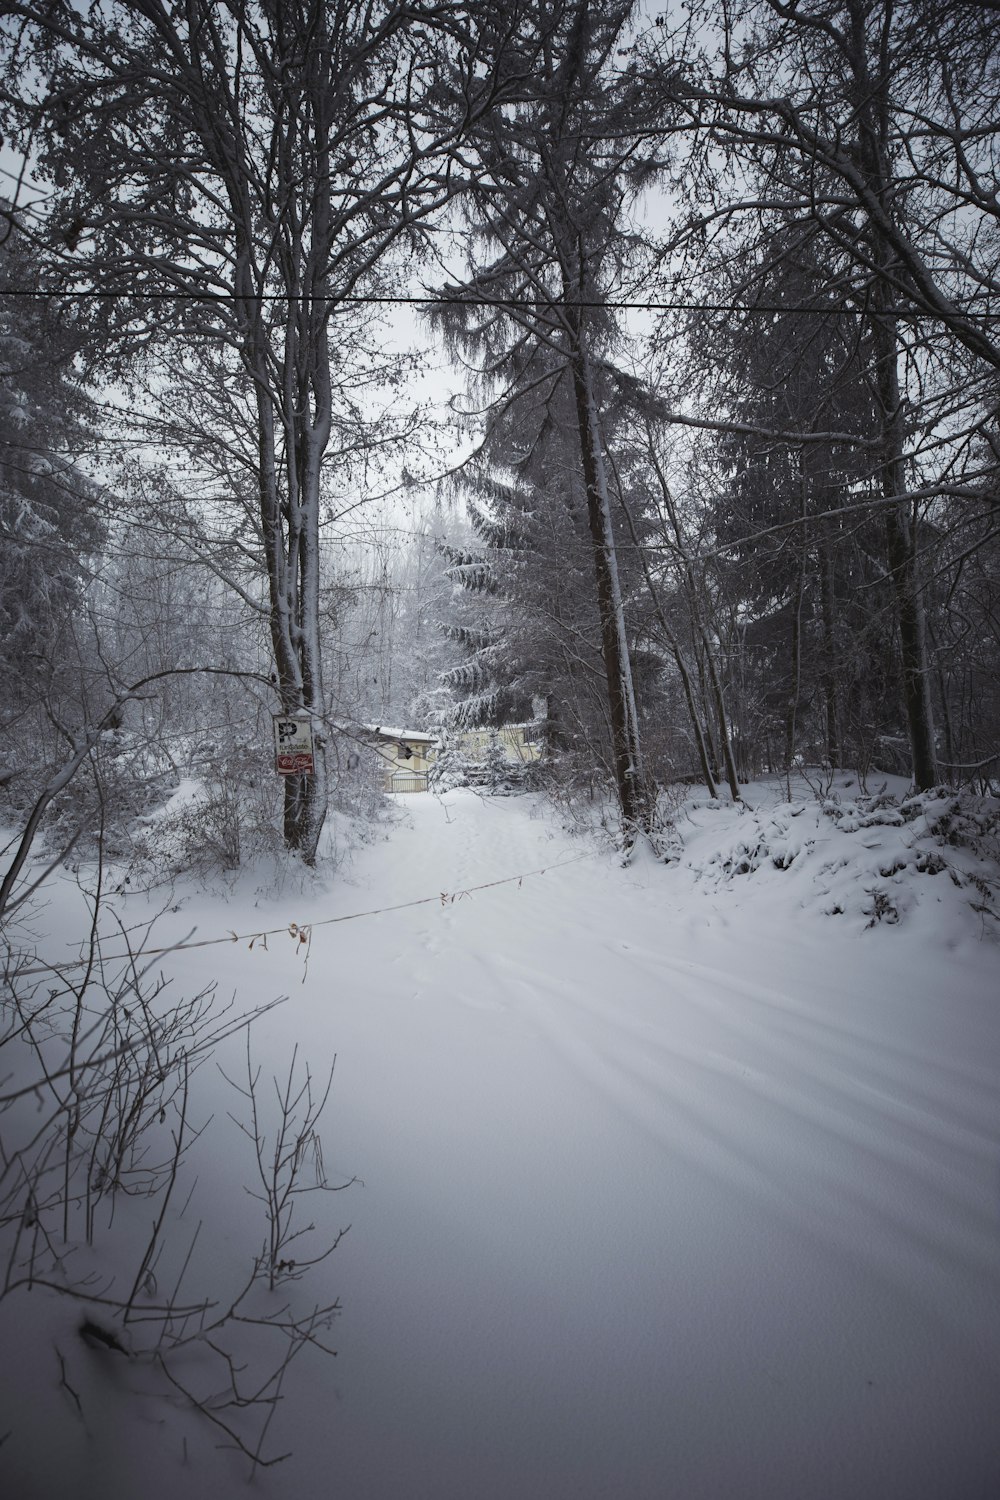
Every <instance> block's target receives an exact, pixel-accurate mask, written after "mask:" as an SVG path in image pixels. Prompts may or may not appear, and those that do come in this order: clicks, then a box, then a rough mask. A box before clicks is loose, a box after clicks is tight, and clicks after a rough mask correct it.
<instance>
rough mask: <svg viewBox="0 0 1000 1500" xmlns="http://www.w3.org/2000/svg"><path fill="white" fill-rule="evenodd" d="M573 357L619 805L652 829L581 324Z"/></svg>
mask: <svg viewBox="0 0 1000 1500" xmlns="http://www.w3.org/2000/svg"><path fill="white" fill-rule="evenodd" d="M574 331H575V333H576V342H575V348H574V350H573V355H572V373H573V394H574V397H575V401H576V417H577V425H578V428H579V434H580V461H581V465H582V469H583V481H584V488H585V490H586V496H587V520H588V523H589V526H590V536H591V541H592V543H593V555H594V573H595V577H596V581H597V607H598V614H599V617H600V622H601V651H602V655H603V657H604V669H605V673H606V675H607V682H608V710H609V718H610V725H611V742H612V754H613V758H614V769H615V783H616V785H617V788H618V801H619V804H620V806H621V810H622V817H623V819H624V821H625V824H626V827H627V829H630V830H632V832H633V833H634V832H636V831H639V832H642V831H648V829H649V826H650V808H649V801H648V796H647V789H646V785H645V776H644V772H643V765H642V752H641V745H640V740H639V721H638V714H637V712H636V701H635V687H634V684H633V679H632V662H631V658H630V655H629V649H628V639H627V636H626V633H625V609H624V604H623V601H622V593H621V583H620V581H619V577H618V559H617V552H616V548H615V539H614V532H613V529H612V525H611V501H610V495H609V492H608V481H607V472H606V468H605V463H604V450H603V446H602V441H601V433H600V425H599V422H598V417H597V404H596V401H595V399H594V389H593V377H592V374H591V369H590V361H589V358H588V355H587V350H586V346H585V344H584V341H583V336H582V333H581V331H580V329H579V326H577V328H576V329H575V330H574Z"/></svg>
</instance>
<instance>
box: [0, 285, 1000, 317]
mask: <svg viewBox="0 0 1000 1500" xmlns="http://www.w3.org/2000/svg"><path fill="white" fill-rule="evenodd" d="M3 297H33V298H39V297H43V298H52V299H56V298H60V299H62V300H64V301H68V300H72V299H73V298H76V299H78V300H79V301H107V302H109V301H116V300H118V299H124V298H126V297H134V298H135V299H136V301H139V302H194V303H211V304H220V305H229V304H232V303H236V302H251V303H253V302H270V303H276V302H291V303H297V304H298V303H302V304H306V303H325V304H326V305H327V306H329V307H331V308H333V309H334V310H336V309H337V308H338V307H495V308H499V309H504V308H508V309H510V310H511V311H517V312H537V311H543V312H556V311H576V312H586V311H592V312H600V311H608V312H703V313H729V314H733V313H739V314H741V315H747V316H758V315H761V316H772V315H778V316H781V315H784V314H786V313H800V314H802V315H803V316H808V317H814V318H817V317H823V318H829V317H834V318H836V317H847V318H856V317H863V316H865V315H867V313H868V309H866V308H863V307H850V306H838V307H830V306H826V307H818V306H816V305H815V304H811V305H810V304H808V303H785V302H763V303H762V302H757V303H752V304H747V303H740V302H693V301H683V302H680V301H665V302H632V301H615V300H611V299H608V300H605V301H596V300H595V301H592V302H567V301H565V300H564V299H561V298H556V297H551V298H546V297H532V298H521V299H515V298H512V297H440V296H427V297H415V296H412V295H398V296H370V295H364V296H363V295H354V294H348V295H345V296H321V295H319V294H317V295H311V294H309V293H305V292H302V293H294V294H291V295H290V294H288V293H286V292H254V293H252V294H251V295H249V296H244V295H241V294H239V293H236V292H210V291H199V292H179V291H172V292H152V291H135V292H111V291H101V290H98V289H96V288H94V287H70V288H67V289H66V290H63V291H51V290H50V291H39V290H36V289H29V288H27V287H17V288H10V289H6V290H3V291H0V298H3ZM955 311H956V314H957V315H958V316H961V317H964V318H973V319H986V320H990V321H993V320H996V319H997V318H1000V311H998V312H970V311H969V310H967V309H963V308H956V310H955ZM882 315H883V316H891V317H893V318H913V319H917V318H922V317H927V316H931V315H930V314H927V313H922V312H921V311H920V310H919V309H915V308H892V309H885V310H884V311H883V312H882Z"/></svg>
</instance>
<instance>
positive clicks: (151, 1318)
mask: <svg viewBox="0 0 1000 1500" xmlns="http://www.w3.org/2000/svg"><path fill="white" fill-rule="evenodd" d="M101 905H102V901H101V897H100V892H99V891H98V892H97V893H96V894H95V895H94V898H93V924H92V927H91V930H90V933H89V935H88V937H87V939H86V941H85V945H84V955H83V957H82V959H81V960H80V961H79V962H77V963H71V964H69V965H65V966H64V968H63V970H60V971H56V970H54V969H52V968H50V967H49V966H48V965H45V964H41V963H39V962H38V960H37V958H36V957H35V956H34V954H33V952H32V951H31V949H30V948H28V947H25V948H23V949H18V947H17V946H16V945H15V943H14V941H13V938H12V935H11V933H10V930H9V929H8V930H7V935H6V941H4V943H3V957H2V963H3V970H4V983H5V988H4V992H3V998H2V999H0V1304H3V1305H4V1311H5V1315H6V1314H7V1312H8V1311H11V1310H12V1311H13V1315H14V1316H15V1317H16V1318H18V1319H19V1320H20V1324H21V1327H22V1328H23V1329H24V1330H25V1331H26V1332H28V1333H31V1334H32V1342H33V1343H34V1342H38V1343H41V1344H42V1345H44V1346H47V1345H48V1342H49V1339H50V1337H51V1330H53V1329H58V1330H59V1332H58V1333H57V1335H56V1337H55V1348H56V1355H57V1359H58V1363H59V1368H60V1371H61V1377H60V1379H61V1384H62V1385H63V1386H64V1387H65V1389H66V1391H67V1392H68V1393H69V1395H70V1396H71V1398H72V1400H73V1402H74V1405H75V1410H76V1413H77V1415H78V1417H79V1419H80V1421H81V1423H82V1424H84V1425H85V1424H87V1423H88V1422H89V1420H90V1418H91V1415H92V1409H93V1408H92V1402H94V1403H97V1402H106V1401H107V1400H108V1399H109V1398H108V1394H107V1389H106V1388H103V1389H102V1388H100V1387H94V1386H93V1385H89V1386H88V1384H87V1381H88V1379H90V1380H92V1379H93V1367H92V1366H90V1365H88V1363H87V1361H86V1359H85V1358H84V1357H83V1356H84V1350H85V1348H89V1349H92V1350H94V1349H96V1350H100V1351H101V1352H102V1353H103V1354H105V1355H108V1356H109V1357H110V1356H114V1357H116V1358H120V1359H121V1360H123V1361H126V1362H127V1363H128V1364H129V1365H131V1366H133V1367H135V1368H136V1369H139V1368H143V1369H145V1370H146V1371H152V1372H153V1376H152V1378H151V1379H150V1378H147V1379H144V1380H143V1381H142V1382H141V1390H142V1393H143V1396H144V1397H148V1396H149V1395H150V1394H153V1395H159V1396H160V1397H161V1398H162V1399H163V1400H164V1402H165V1403H168V1402H169V1403H170V1404H174V1405H176V1401H177V1397H178V1395H179V1396H181V1397H182V1398H183V1399H184V1403H185V1404H186V1405H187V1406H188V1407H189V1409H193V1410H194V1411H196V1412H197V1413H199V1414H200V1415H201V1416H203V1417H205V1418H207V1419H208V1420H209V1422H210V1423H211V1424H212V1426H213V1428H215V1429H217V1430H221V1432H222V1433H223V1434H224V1436H225V1439H226V1442H227V1445H228V1446H231V1447H233V1448H234V1449H236V1450H237V1451H238V1452H240V1453H242V1454H243V1455H244V1456H245V1457H246V1458H247V1459H249V1461H250V1469H251V1473H252V1472H253V1471H254V1470H255V1469H256V1468H257V1467H258V1466H260V1465H267V1464H270V1463H273V1462H276V1461H277V1459H278V1458H280V1457H281V1456H282V1455H280V1454H279V1455H275V1454H272V1453H271V1452H269V1451H268V1449H267V1447H266V1444H265V1440H266V1439H267V1436H268V1429H269V1427H270V1424H271V1418H272V1416H273V1413H274V1403H275V1400H276V1398H277V1394H278V1392H279V1391H280V1387H281V1383H282V1380H283V1378H284V1375H285V1373H286V1371H287V1369H288V1367H289V1365H290V1363H291V1362H292V1360H293V1359H295V1358H296V1357H297V1356H298V1355H299V1354H301V1353H302V1352H303V1351H304V1350H305V1349H308V1348H313V1349H316V1350H319V1351H321V1352H331V1351H329V1350H327V1349H326V1346H325V1343H324V1338H325V1330H326V1329H327V1328H328V1327H329V1324H330V1321H331V1319H332V1318H333V1316H334V1315H335V1313H336V1312H337V1310H338V1306H337V1304H336V1303H335V1302H334V1303H326V1304H324V1305H321V1306H315V1305H314V1306H308V1305H303V1306H301V1307H296V1306H293V1304H292V1302H291V1301H290V1300H288V1299H287V1298H285V1299H283V1301H282V1303H281V1304H275V1303H273V1301H272V1300H271V1297H270V1294H271V1293H273V1292H274V1290H275V1288H276V1287H277V1286H278V1285H279V1284H280V1283H283V1282H287V1281H289V1280H293V1281H297V1280H299V1279H300V1278H301V1276H302V1275H303V1273H304V1272H305V1271H307V1270H308V1268H309V1267H310V1266H311V1265H315V1264H316V1263H317V1262H318V1261H320V1260H322V1259H324V1258H325V1257H326V1256H327V1255H329V1254H330V1253H332V1251H333V1249H335V1248H336V1245H337V1244H338V1243H339V1239H340V1237H341V1236H340V1235H339V1234H332V1233H331V1234H330V1237H329V1242H327V1243H322V1244H320V1245H319V1246H317V1247H314V1246H312V1243H311V1241H310V1238H309V1237H310V1236H311V1234H312V1232H313V1228H314V1226H313V1224H312V1223H308V1224H305V1225H303V1224H300V1223H299V1222H297V1221H296V1219H295V1212H296V1207H297V1204H298V1202H299V1200H300V1198H301V1196H302V1194H303V1193H306V1192H309V1191H310V1190H312V1189H316V1188H318V1189H321V1190H322V1189H328V1188H329V1184H328V1183H327V1182H326V1178H325V1174H324V1173H323V1170H322V1147H321V1143H320V1138H319V1134H318V1128H317V1127H318V1122H319V1117H320V1115H321V1114H322V1111H323V1107H324V1105H325V1103H326V1100H327V1096H328V1094H329V1079H328V1080H327V1084H326V1087H325V1089H322V1090H320V1091H319V1093H318V1094H314V1092H313V1089H312V1079H311V1074H310V1070H309V1068H308V1065H306V1066H305V1067H304V1068H303V1066H302V1064H301V1063H300V1062H299V1061H298V1059H297V1057H296V1055H295V1054H294V1053H293V1057H292V1063H291V1066H290V1067H289V1069H288V1073H287V1078H286V1080H285V1083H284V1086H283V1087H281V1086H277V1085H276V1096H277V1102H278V1110H277V1117H276V1119H274V1120H273V1121H272V1122H269V1120H268V1116H269V1114H271V1113H272V1111H271V1109H270V1105H269V1096H265V1091H263V1090H260V1089H259V1088H258V1082H259V1069H256V1068H255V1067H254V1065H253V1063H252V1060H251V1052H250V1032H251V1028H252V1025H253V1023H254V1021H255V1020H257V1019H258V1018H259V1017H260V1016H262V1015H263V1014H264V1013H265V1012H266V1011H268V1010H270V1009H271V1008H272V1007H273V1005H274V1004H277V1003H278V1002H276V1001H273V1002H271V1003H270V1004H263V1005H260V1006H257V1007H256V1008H254V1009H253V1010H251V1011H249V1012H246V1013H243V1014H240V1013H239V1012H237V1011H235V1010H234V1002H230V1004H229V1005H225V1006H221V1007H220V1006H219V1005H217V1003H216V998H215V985H214V983H210V984H208V985H206V986H205V987H204V988H203V989H202V990H201V991H200V992H199V993H197V994H195V995H194V996H192V997H182V996H178V995H177V994H175V993H174V991H173V990H172V988H171V986H170V984H169V983H168V982H167V981H166V980H164V979H163V978H162V977H158V978H157V977H154V975H153V973H152V972H151V967H150V963H149V956H148V953H147V951H145V950H146V945H147V943H148V938H149V931H150V929H147V930H146V932H145V934H144V935H143V939H142V940H140V941H138V942H137V943H136V944H135V946H133V945H132V941H131V940H130V938H129V934H128V932H127V930H126V928H125V927H124V926H123V925H122V926H121V928H120V933H119V938H118V940H117V942H116V943H114V945H113V948H114V954H108V953H107V952H106V947H105V943H104V942H103V941H102V939H101V937H100V936H99V917H100V908H101ZM122 949H124V952H121V951H120V950H122ZM119 954H120V956H115V955H119ZM241 1033H242V1035H243V1036H244V1039H245V1048H246V1058H247V1082H246V1085H245V1086H242V1087H241V1088H240V1092H241V1093H242V1094H243V1095H244V1098H245V1099H246V1100H247V1101H248V1108H249V1122H247V1123H243V1122H240V1129H241V1130H242V1131H243V1133H244V1134H245V1135H246V1136H248V1137H249V1139H250V1142H251V1145H252V1147H253V1151H254V1153H255V1156H256V1160H257V1163H258V1166H259V1177H260V1182H261V1185H262V1191H261V1190H259V1189H258V1188H255V1189H251V1190H249V1191H251V1192H252V1193H253V1195H255V1196H257V1197H259V1198H260V1199H261V1200H262V1201H263V1203H264V1218H265V1221H266V1225H267V1229H266V1234H265V1238H264V1243H263V1246H262V1248H260V1249H259V1250H254V1249H253V1248H252V1244H251V1247H248V1250H247V1252H246V1253H245V1255H244V1256H243V1257H242V1260H243V1265H242V1266H239V1264H238V1259H237V1261H235V1262H233V1261H231V1262H230V1265H229V1267H228V1269H227V1273H226V1275H225V1276H222V1277H220V1275H219V1274H218V1267H215V1266H213V1267H211V1270H210V1272H209V1276H208V1279H207V1281H206V1282H205V1285H204V1289H202V1290H197V1291H195V1292H194V1293H193V1294H192V1293H190V1292H189V1291H188V1289H187V1283H188V1282H189V1280H190V1279H193V1275H194V1274H196V1273H193V1272H192V1264H193V1262H194V1259H195V1257H194V1251H195V1247H196V1243H197V1242H198V1240H199V1236H200V1235H201V1232H202V1230H203V1229H206V1231H207V1235H206V1236H202V1238H205V1237H211V1236H212V1233H213V1228H214V1227H215V1226H213V1225H212V1224H211V1221H210V1220H209V1222H208V1223H207V1224H206V1223H205V1221H198V1222H197V1223H195V1224H191V1223H186V1222H185V1220H184V1215H185V1211H186V1210H187V1208H188V1206H189V1204H190V1203H191V1201H192V1199H194V1198H195V1194H196V1188H197V1182H198V1173H197V1168H196V1163H195V1162H194V1160H193V1155H194V1153H195V1150H196V1148H197V1147H198V1146H199V1143H200V1141H201V1138H202V1137H203V1136H204V1134H205V1132H206V1131H207V1130H208V1129H209V1128H210V1126H211V1123H212V1121H211V1116H209V1117H208V1118H205V1102H204V1098H203V1097H202V1098H201V1102H200V1104H199V1103H198V1102H197V1096H196V1089H195V1075H196V1074H197V1073H198V1072H199V1071H200V1070H201V1069H202V1068H203V1067H204V1065H205V1064H206V1063H210V1062H212V1061H214V1060H215V1059H216V1057H217V1056H218V1054H219V1053H220V1051H222V1050H224V1047H225V1044H226V1043H227V1041H228V1040H229V1039H230V1038H232V1037H234V1036H236V1035H237V1034H241ZM217 1128H218V1127H216V1129H217ZM204 1165H205V1161H204V1159H202V1161H201V1166H202V1167H204ZM310 1178H311V1180H310ZM236 1191H237V1192H238V1191H239V1189H238V1188H237V1190H236ZM227 1228H228V1226H227ZM293 1246H294V1247H295V1249H294V1251H293V1250H292V1248H291V1247H293ZM205 1274H206V1268H205V1267H204V1265H203V1266H202V1271H201V1275H202V1277H203V1279H204V1278H205ZM227 1277H228V1281H227ZM29 1293H30V1294H31V1300H30V1302H28V1301H26V1300H25V1299H26V1298H27V1296H28V1294H29ZM66 1305H68V1306H69V1307H71V1308H73V1309H74V1316H73V1318H72V1319H71V1320H70V1321H69V1322H67V1320H66V1318H65V1316H64V1313H63V1309H64V1307H65V1306H66ZM139 1388H140V1387H134V1386H133V1385H132V1384H130V1382H129V1381H128V1380H122V1381H121V1382H116V1384H115V1386H114V1390H115V1391H116V1393H117V1399H118V1400H120V1401H121V1402H122V1403H123V1404H124V1403H126V1402H128V1401H129V1400H130V1396H135V1395H137V1392H138V1389H139ZM164 1410H165V1411H166V1410H169V1405H165V1406H164ZM123 1416H124V1412H123Z"/></svg>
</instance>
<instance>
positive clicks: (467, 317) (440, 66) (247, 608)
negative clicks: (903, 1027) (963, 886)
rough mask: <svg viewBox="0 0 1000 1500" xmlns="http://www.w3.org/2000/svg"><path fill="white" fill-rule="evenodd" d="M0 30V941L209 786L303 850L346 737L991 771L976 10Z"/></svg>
mask: <svg viewBox="0 0 1000 1500" xmlns="http://www.w3.org/2000/svg"><path fill="white" fill-rule="evenodd" d="M4 12H5V19H4V20H3V22H2V23H0V27H2V31H0V133H2V136H3V148H2V154H0V169H2V172H3V176H2V178H0V239H2V245H0V657H2V663H3V674H4V686H5V690H4V692H3V694H2V696H0V795H2V798H3V802H4V810H3V816H4V820H5V821H6V822H7V824H8V825H9V826H11V827H15V828H17V829H18V830H19V834H18V838H17V839H15V842H14V844H13V845H12V846H11V847H10V849H9V850H8V855H7V857H6V858H5V860H4V864H3V872H0V879H2V887H0V913H2V912H3V910H4V907H5V906H10V905H11V904H12V903H14V902H15V901H16V900H18V899H20V896H21V894H23V878H24V877H23V870H24V866H25V860H26V856H27V853H28V851H29V849H30V848H31V846H32V844H33V842H34V841H35V839H36V836H37V835H39V834H40V833H41V832H42V831H43V830H45V829H48V830H49V833H50V836H51V838H50V843H51V853H52V857H53V858H54V859H56V858H60V857H63V856H64V855H65V853H66V851H67V850H68V849H69V847H70V846H71V845H72V844H73V843H74V842H75V841H76V840H78V839H80V838H83V839H84V841H85V842H86V841H87V840H91V839H94V838H95V837H97V838H99V839H101V840H103V841H104V842H105V843H106V844H107V847H108V848H109V849H114V848H116V847H117V844H116V840H117V841H118V842H119V843H121V844H122V847H124V846H125V845H126V844H127V843H128V840H129V839H130V838H131V836H132V835H131V834H130V832H129V830H130V828H132V829H134V827H135V826H136V820H141V818H142V815H143V814H144V813H145V812H147V811H148V810H149V809H150V808H151V807H154V806H156V805H160V804H162V802H163V800H164V798H165V796H166V795H167V794H168V793H169V791H170V789H172V788H173V787H175V786H176V785H177V783H178V781H179V779H180V778H181V777H182V776H184V775H195V776H198V777H200V778H201V779H202V780H204V781H205V782H206V783H207V784H208V785H209V786H210V787H211V789H212V797H211V801H210V805H211V808H212V809H213V813H212V816H213V818H214V822H213V823H212V825H211V829H210V830H209V831H210V834H211V837H209V836H208V834H206V832H205V828H203V829H202V846H203V848H204V847H207V846H210V849H211V850H212V851H214V854H215V856H217V857H218V858H219V859H220V860H221V861H222V862H230V863H233V862H238V861H239V860H240V858H241V857H244V856H245V854H246V853H247V851H248V850H250V849H251V848H259V847H260V845H261V841H262V840H266V839H268V838H269V837H274V838H275V839H276V840H279V841H283V843H284V845H285V846H286V847H287V848H289V849H291V850H293V851H296V852H297V854H298V855H300V856H301V857H302V858H303V859H305V860H306V861H307V862H312V861H313V860H314V859H315V858H316V855H317V849H318V846H319V841H320V836H321V832H322V829H323V826H324V820H325V818H326V816H327V812H328V809H329V807H330V805H331V803H336V802H338V801H341V802H345V803H351V804H352V805H357V802H358V799H359V798H360V797H362V796H364V795H367V792H366V787H365V783H364V774H363V773H364V758H363V756H361V757H359V754H358V753H357V750H358V744H359V738H358V730H359V726H361V725H364V724H365V723H382V722H395V723H400V722H403V721H405V722H406V723H407V725H408V727H410V728H412V729H431V728H435V727H436V726H438V725H447V724H452V725H460V724H467V725H472V724H490V723H492V724H500V723H504V722H513V721H524V720H526V719H529V718H532V717H534V718H535V719H536V720H537V721H538V732H539V734H540V735H543V736H544V742H545V745H546V757H545V774H546V775H548V776H550V777H551V778H553V779H554V780H555V781H557V782H560V781H562V782H569V781H573V780H574V779H575V778H585V779H586V781H587V784H588V785H589V786H591V787H593V786H594V785H595V782H596V784H599V785H602V786H605V787H606V789H607V792H608V794H609V795H611V796H612V797H614V798H615V799H616V801H617V806H618V808H619V809H620V814H621V821H622V828H623V834H624V836H625V838H626V839H628V838H629V837H631V836H632V835H633V834H634V832H635V831H637V830H643V829H648V828H650V827H651V825H652V824H653V823H654V821H655V818H656V806H657V794H658V790H659V789H660V788H662V787H663V786H665V785H666V784H668V783H669V782H671V781H674V780H678V779H682V778H683V779H688V780H701V781H702V782H703V783H704V785H705V786H706V787H707V789H708V792H709V793H710V795H711V796H713V797H714V796H732V797H733V798H739V796H740V787H741V784H742V783H745V782H746V781H747V780H748V779H750V778H752V777H754V776H757V775H760V774H763V773H772V774H783V773H788V772H790V770H791V769H792V768H794V767H797V766H803V767H807V768H808V767H828V768H837V767H845V766H851V767H857V768H858V769H859V770H860V771H861V772H862V774H863V775H867V774H869V773H871V772H874V771H876V770H881V771H885V772H890V771H891V772H895V773H900V774H903V775H906V776H909V777H912V779H913V781H914V783H915V785H916V786H917V787H918V788H920V789H926V788H929V787H930V786H932V785H935V784H938V783H941V782H949V783H954V784H958V783H962V782H973V783H976V784H978V785H981V786H984V785H987V784H989V783H990V782H991V781H995V778H996V776H997V774H998V765H1000V674H998V671H997V666H998V662H1000V588H998V585H1000V524H998V520H1000V508H998V507H1000V502H998V488H997V481H998V474H1000V424H998V415H1000V322H998V313H1000V205H998V200H997V194H996V183H997V180H998V168H1000V152H998V145H997V142H998V130H997V121H998V120H1000V24H998V18H997V13H996V9H995V7H994V6H992V5H988V4H971V3H964V0H943V3H942V0H935V3H933V4H931V3H930V0H900V3H895V4H893V3H888V0H801V3H797V0H787V3H786V0H750V3H748V4H747V5H745V6H742V7H740V8H739V9H738V11H732V10H731V9H730V7H729V6H728V5H727V4H725V3H724V0H691V3H689V4H686V5H684V6H675V7H670V6H668V7H666V8H665V9H664V10H663V12H662V13H657V12H656V10H655V8H654V9H651V8H647V7H642V6H637V5H632V4H629V3H627V0H511V3H505V4H501V5H497V4H491V5H486V4H484V3H482V0H455V3H449V4H447V5H439V4H437V3H434V0H416V3H411V4H407V5H405V6H404V5H397V4H395V3H393V0H373V3H371V4H369V5H366V6H359V5H357V4H356V3H354V0H106V3H102V4H99V5H95V6H93V7H84V6H76V5H74V4H69V3H56V4H53V3H51V0H10V3H8V4H7V5H6V6H5V7H4ZM405 308H410V309H411V311H412V314H413V315H412V318H411V320H410V322H409V323H406V322H404V323H402V324H401V323H400V322H399V315H400V314H399V310H400V309H405ZM394 319H395V320H396V321H395V322H394V321H393V320H394ZM428 351H430V352H428ZM428 362H430V363H432V364H434V365H435V366H436V370H435V371H434V372H433V373H431V372H429V371H428V369H427V368H425V366H427V364H428ZM277 712H282V713H286V714H298V715H302V716H305V717H306V718H308V720H309V722H310V724H311V727H312V732H313V739H314V744H315V748H316V758H315V771H314V774H313V775H311V776H289V777H285V778H284V780H283V781H282V782H280V783H279V781H278V778H276V777H275V776H274V775H273V771H272V769H271V761H272V747H271V716H272V714H274V713H277ZM19 881H20V882H22V884H19Z"/></svg>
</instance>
